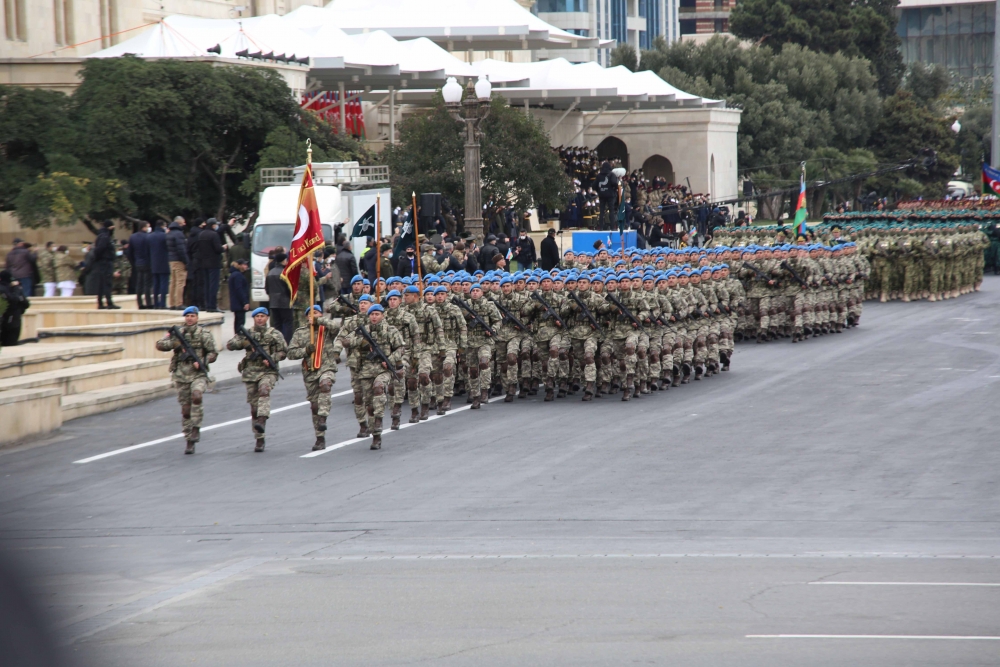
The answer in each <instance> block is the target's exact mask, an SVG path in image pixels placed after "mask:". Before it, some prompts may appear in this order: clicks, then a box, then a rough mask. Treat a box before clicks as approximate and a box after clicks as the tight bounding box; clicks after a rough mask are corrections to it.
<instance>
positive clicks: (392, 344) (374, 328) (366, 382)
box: [348, 303, 403, 449]
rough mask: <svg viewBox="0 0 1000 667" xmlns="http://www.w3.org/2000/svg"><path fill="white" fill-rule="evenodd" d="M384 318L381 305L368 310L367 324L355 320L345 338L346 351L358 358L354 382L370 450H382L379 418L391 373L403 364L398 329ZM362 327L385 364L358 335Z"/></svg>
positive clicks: (401, 342) (401, 340)
mask: <svg viewBox="0 0 1000 667" xmlns="http://www.w3.org/2000/svg"><path fill="white" fill-rule="evenodd" d="M384 315H385V312H384V309H383V308H382V306H381V305H379V304H377V303H376V304H374V305H372V306H370V307H369V308H368V313H367V319H368V323H367V324H365V323H363V322H361V321H360V318H359V321H358V322H357V326H355V330H354V331H353V332H351V333H350V334H349V338H348V345H349V348H350V349H351V350H352V352H356V353H357V354H359V355H360V358H361V366H360V370H359V371H358V379H359V380H360V382H361V387H362V395H363V399H364V406H365V413H366V414H367V416H368V430H369V432H370V433H371V434H372V444H371V448H372V449H381V448H382V416H383V415H384V414H385V403H386V396H387V394H388V392H389V386H390V383H391V382H392V380H391V377H392V373H393V371H394V370H395V369H397V368H399V367H400V365H401V364H402V361H403V336H402V334H400V333H399V330H398V329H396V328H395V327H394V326H392V325H391V324H388V323H387V322H386V321H385V319H384ZM362 326H364V327H365V328H366V329H367V330H368V332H369V334H370V335H371V337H372V339H373V340H374V341H375V343H376V344H377V345H378V346H379V348H381V350H382V352H383V353H384V354H385V355H386V356H387V357H388V359H389V362H390V363H389V364H386V363H385V362H384V361H382V360H381V359H380V358H378V357H377V356H376V355H375V353H374V349H373V348H372V347H371V346H370V345H369V343H368V341H366V340H365V338H364V336H362V335H361V333H360V328H361V327H362Z"/></svg>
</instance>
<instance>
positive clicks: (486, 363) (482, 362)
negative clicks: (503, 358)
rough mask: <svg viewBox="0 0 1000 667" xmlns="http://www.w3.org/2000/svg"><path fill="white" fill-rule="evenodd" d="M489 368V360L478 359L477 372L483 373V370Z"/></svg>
mask: <svg viewBox="0 0 1000 667" xmlns="http://www.w3.org/2000/svg"><path fill="white" fill-rule="evenodd" d="M489 367H490V360H489V359H486V360H483V359H480V360H479V370H481V371H485V370H487V369H489Z"/></svg>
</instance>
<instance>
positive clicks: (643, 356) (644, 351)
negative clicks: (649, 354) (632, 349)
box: [636, 349, 646, 359]
mask: <svg viewBox="0 0 1000 667" xmlns="http://www.w3.org/2000/svg"><path fill="white" fill-rule="evenodd" d="M636 355H637V356H638V357H639V358H640V359H645V358H646V350H642V349H640V350H639V351H638V352H636Z"/></svg>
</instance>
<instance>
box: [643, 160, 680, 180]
mask: <svg viewBox="0 0 1000 667" xmlns="http://www.w3.org/2000/svg"><path fill="white" fill-rule="evenodd" d="M642 172H643V173H644V174H645V175H646V178H648V179H650V180H652V179H653V178H656V177H660V178H663V179H666V181H667V183H673V182H674V165H673V163H672V162H671V161H670V160H668V159H667V158H665V157H663V156H662V155H660V154H658V153H657V154H656V155H650V156H649V157H648V158H646V161H645V162H643V163H642Z"/></svg>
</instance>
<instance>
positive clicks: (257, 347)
mask: <svg viewBox="0 0 1000 667" xmlns="http://www.w3.org/2000/svg"><path fill="white" fill-rule="evenodd" d="M240 335H242V336H243V337H244V338H246V339H247V340H248V341H250V347H252V348H253V354H252V355H250V357H251V358H253V357H254V356H257V357H260V358H261V359H263V360H264V361H266V362H267V365H268V366H270V367H271V368H273V369H274V372H275V373H277V374H278V377H279V378H281V379H282V380H284V379H285V376H284V375H282V374H281V371H279V370H278V362H277V361H275V360H274V359H273V358H272V357H271V355H270V354H268V353H267V350H265V349H264V346H263V345H261V344H260V343H258V342H257V339H255V338H254V337H253V336H251V335H250V332H248V331H247V330H246V327H240Z"/></svg>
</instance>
